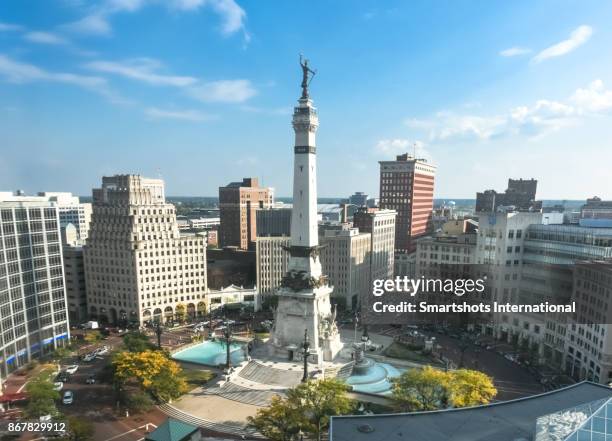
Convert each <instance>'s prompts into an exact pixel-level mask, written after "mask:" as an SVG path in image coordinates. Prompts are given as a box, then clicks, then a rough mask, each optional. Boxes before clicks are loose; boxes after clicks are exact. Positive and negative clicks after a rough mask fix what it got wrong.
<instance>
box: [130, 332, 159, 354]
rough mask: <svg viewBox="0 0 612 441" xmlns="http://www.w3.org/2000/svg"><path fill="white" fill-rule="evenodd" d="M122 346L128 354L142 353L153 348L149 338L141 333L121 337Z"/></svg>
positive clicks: (131, 333)
mask: <svg viewBox="0 0 612 441" xmlns="http://www.w3.org/2000/svg"><path fill="white" fill-rule="evenodd" d="M123 346H124V347H125V349H126V350H127V351H129V352H144V351H147V350H150V349H153V348H155V345H154V344H153V343H151V341H150V340H149V337H147V336H146V335H145V334H143V333H142V332H138V331H136V332H128V333H127V334H125V335H124V336H123Z"/></svg>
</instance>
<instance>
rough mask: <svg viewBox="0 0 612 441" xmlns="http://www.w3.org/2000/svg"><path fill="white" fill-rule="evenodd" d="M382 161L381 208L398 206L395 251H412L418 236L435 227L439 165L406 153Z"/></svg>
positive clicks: (396, 209) (392, 208)
mask: <svg viewBox="0 0 612 441" xmlns="http://www.w3.org/2000/svg"><path fill="white" fill-rule="evenodd" d="M379 163H380V203H379V205H380V208H382V209H390V210H395V211H396V212H397V218H396V219H395V251H396V252H398V253H411V252H413V251H414V250H415V249H416V242H415V239H417V238H419V237H421V236H423V235H425V234H427V233H430V232H431V231H432V228H433V225H432V210H433V194H434V180H435V175H436V167H435V166H434V165H432V164H429V163H428V162H427V161H426V160H425V159H417V158H413V157H412V156H409V155H408V154H403V155H399V156H397V158H396V160H395V161H379Z"/></svg>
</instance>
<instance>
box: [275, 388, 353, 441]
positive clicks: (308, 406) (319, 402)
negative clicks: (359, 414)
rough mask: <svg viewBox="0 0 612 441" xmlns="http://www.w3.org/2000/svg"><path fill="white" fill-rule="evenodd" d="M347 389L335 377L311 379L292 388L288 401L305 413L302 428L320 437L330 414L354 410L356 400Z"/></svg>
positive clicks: (290, 404) (340, 413)
mask: <svg viewBox="0 0 612 441" xmlns="http://www.w3.org/2000/svg"><path fill="white" fill-rule="evenodd" d="M347 391H348V387H347V385H346V384H345V383H343V382H342V381H339V380H336V379H335V378H332V379H325V380H310V381H307V382H305V383H301V384H300V385H298V386H296V387H294V388H293V389H290V390H289V391H288V392H287V401H288V403H289V406H290V407H294V408H296V409H298V410H299V412H300V414H301V415H303V417H304V422H303V424H302V430H303V431H305V432H306V433H309V434H311V435H313V437H316V439H320V432H321V431H323V430H324V429H325V428H326V427H327V425H328V424H329V417H330V416H333V415H344V414H348V413H350V412H351V411H352V410H353V408H354V402H353V401H352V400H351V399H350V398H349V397H348V396H347Z"/></svg>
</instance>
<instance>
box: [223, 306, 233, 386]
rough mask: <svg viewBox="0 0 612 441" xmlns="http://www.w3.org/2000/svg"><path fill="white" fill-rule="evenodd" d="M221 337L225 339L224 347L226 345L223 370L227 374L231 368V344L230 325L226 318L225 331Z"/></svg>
mask: <svg viewBox="0 0 612 441" xmlns="http://www.w3.org/2000/svg"><path fill="white" fill-rule="evenodd" d="M223 337H224V338H225V345H226V351H227V352H226V357H227V358H226V360H225V369H226V370H227V373H228V374H229V371H230V368H231V367H232V360H231V358H230V344H231V342H232V330H231V328H230V324H229V322H228V321H227V318H226V319H225V329H224V330H223Z"/></svg>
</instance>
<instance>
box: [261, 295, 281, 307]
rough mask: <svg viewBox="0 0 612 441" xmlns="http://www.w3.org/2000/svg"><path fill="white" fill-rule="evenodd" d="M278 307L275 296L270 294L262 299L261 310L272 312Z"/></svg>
mask: <svg viewBox="0 0 612 441" xmlns="http://www.w3.org/2000/svg"><path fill="white" fill-rule="evenodd" d="M277 307H278V296H277V295H276V294H270V295H267V296H265V297H264V299H263V302H262V304H261V309H263V310H264V311H272V310H274V309H276V308H277Z"/></svg>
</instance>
